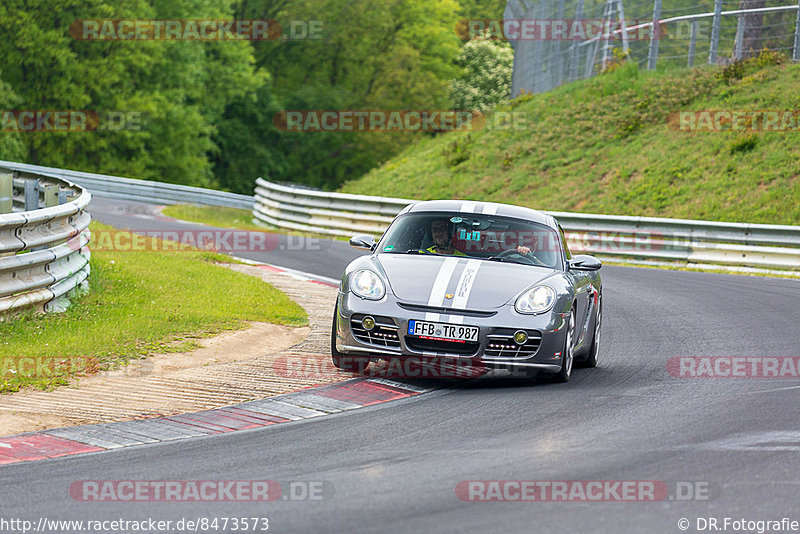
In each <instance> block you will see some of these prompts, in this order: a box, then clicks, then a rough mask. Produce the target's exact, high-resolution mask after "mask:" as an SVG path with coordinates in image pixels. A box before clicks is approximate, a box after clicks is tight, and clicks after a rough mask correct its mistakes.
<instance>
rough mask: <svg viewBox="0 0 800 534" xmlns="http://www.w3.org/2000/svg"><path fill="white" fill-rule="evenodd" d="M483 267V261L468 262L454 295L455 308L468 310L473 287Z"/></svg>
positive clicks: (453, 304) (453, 305)
mask: <svg viewBox="0 0 800 534" xmlns="http://www.w3.org/2000/svg"><path fill="white" fill-rule="evenodd" d="M481 265H483V260H467V265H466V266H465V267H464V270H463V271H462V272H461V278H460V279H459V280H458V285H457V286H456V291H455V293H454V295H453V303H452V307H453V308H456V309H459V310H464V309H466V308H467V302H468V301H469V295H470V293H472V286H473V285H474V284H475V279H476V278H477V277H478V270H480V268H481Z"/></svg>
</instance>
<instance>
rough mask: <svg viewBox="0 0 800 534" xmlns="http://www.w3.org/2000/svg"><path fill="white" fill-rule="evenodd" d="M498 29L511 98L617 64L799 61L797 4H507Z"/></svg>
mask: <svg viewBox="0 0 800 534" xmlns="http://www.w3.org/2000/svg"><path fill="white" fill-rule="evenodd" d="M789 1H791V0H789ZM501 22H502V26H501V27H500V31H499V32H495V34H500V35H501V36H502V38H504V39H507V40H508V41H509V42H510V43H511V44H512V46H513V47H514V72H513V76H512V96H517V95H519V94H520V93H521V92H523V91H525V92H530V93H541V92H544V91H549V90H551V89H554V88H555V87H558V86H559V85H561V84H564V83H567V82H570V81H574V80H580V79H584V78H590V77H592V76H595V75H597V74H598V73H600V72H603V71H604V70H605V69H608V68H609V67H611V66H612V65H614V64H616V63H619V62H620V61H622V60H623V59H627V60H629V61H634V62H636V63H637V64H638V65H639V67H640V68H647V69H650V70H655V69H659V70H661V69H668V68H676V67H695V66H699V65H703V64H730V63H732V62H734V61H737V60H741V59H745V58H748V57H752V56H754V55H757V54H758V53H759V52H760V51H761V50H763V49H765V48H767V49H769V50H773V51H779V52H782V53H784V54H786V55H788V56H791V57H792V58H793V59H794V60H795V61H800V2H798V3H796V4H789V5H787V0H664V1H663V3H662V0H538V1H537V0H509V2H508V4H507V5H506V9H505V11H504V13H503V20H502V21H501ZM497 36H498V35H495V37H497Z"/></svg>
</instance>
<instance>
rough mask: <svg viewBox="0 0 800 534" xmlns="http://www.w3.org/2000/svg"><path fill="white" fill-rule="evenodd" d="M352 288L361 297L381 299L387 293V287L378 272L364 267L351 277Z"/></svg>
mask: <svg viewBox="0 0 800 534" xmlns="http://www.w3.org/2000/svg"><path fill="white" fill-rule="evenodd" d="M350 290H351V291H352V292H353V293H355V294H356V295H358V296H359V297H361V298H365V299H369V300H380V299H382V298H383V296H384V295H385V294H386V287H384V285H383V282H381V279H380V277H378V275H377V274H375V273H373V272H372V271H369V270H367V269H363V270H361V271H356V272H355V273H354V274H353V276H351V277H350Z"/></svg>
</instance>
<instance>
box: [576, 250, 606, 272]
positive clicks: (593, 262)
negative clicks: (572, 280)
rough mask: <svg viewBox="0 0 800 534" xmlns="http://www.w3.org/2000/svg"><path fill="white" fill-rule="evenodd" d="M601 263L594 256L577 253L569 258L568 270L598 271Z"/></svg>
mask: <svg viewBox="0 0 800 534" xmlns="http://www.w3.org/2000/svg"><path fill="white" fill-rule="evenodd" d="M602 266H603V264H602V262H601V261H600V260H598V259H597V258H595V257H594V256H589V255H588V254H578V255H577V256H575V257H573V258H572V259H571V260H569V270H570V271H599V270H600V267H602Z"/></svg>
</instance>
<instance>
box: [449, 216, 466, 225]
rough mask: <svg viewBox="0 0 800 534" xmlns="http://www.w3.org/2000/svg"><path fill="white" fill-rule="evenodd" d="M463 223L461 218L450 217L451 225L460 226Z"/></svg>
mask: <svg viewBox="0 0 800 534" xmlns="http://www.w3.org/2000/svg"><path fill="white" fill-rule="evenodd" d="M463 221H464V219H462V218H461V217H452V218H451V219H450V222H451V223H453V224H460V223H462V222H463Z"/></svg>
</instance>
